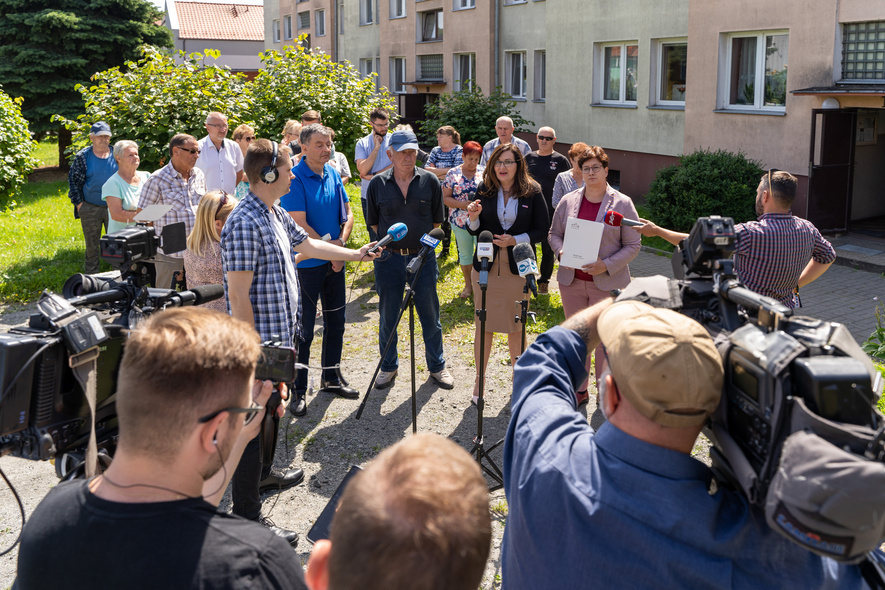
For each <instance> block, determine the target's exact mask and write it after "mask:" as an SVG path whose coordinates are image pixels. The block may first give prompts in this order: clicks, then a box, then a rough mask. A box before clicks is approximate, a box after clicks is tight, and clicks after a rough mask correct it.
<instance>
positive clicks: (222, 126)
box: [206, 123, 227, 129]
mask: <svg viewBox="0 0 885 590" xmlns="http://www.w3.org/2000/svg"><path fill="white" fill-rule="evenodd" d="M206 125H208V126H209V127H218V128H219V129H227V124H226V123H206Z"/></svg>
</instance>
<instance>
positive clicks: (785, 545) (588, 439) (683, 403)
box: [501, 299, 865, 589]
mask: <svg viewBox="0 0 885 590" xmlns="http://www.w3.org/2000/svg"><path fill="white" fill-rule="evenodd" d="M600 341H601V342H602V345H603V347H604V353H603V354H604V355H605V357H606V363H605V368H604V370H603V373H602V375H600V379H599V381H600V391H599V407H600V409H601V410H602V412H603V414H604V415H605V417H606V418H607V421H606V422H605V423H604V424H603V425H602V426H601V427H600V428H599V431H598V432H596V431H594V429H593V428H592V427H591V426H590V425H589V424H588V423H587V419H586V417H585V416H584V415H583V414H582V413H580V412H579V411H578V410H577V408H576V406H575V397H574V391H575V387H576V386H577V385H578V384H579V383H580V382H581V381H582V380H583V379H584V378H585V377H586V370H585V368H584V367H585V364H584V363H585V359H586V356H587V353H588V351H589V350H593V349H594V348H595V347H596V346H597V345H598V344H599V343H600ZM722 384H723V365H722V360H721V357H720V353H719V351H718V350H717V348H716V346H715V345H714V343H713V340H712V339H711V338H710V336H709V335H708V333H707V331H706V329H705V328H704V327H703V326H701V324H699V323H697V322H696V321H694V320H692V319H690V318H688V317H687V316H685V315H682V314H679V313H677V312H675V311H672V310H668V309H658V308H653V307H651V306H649V305H647V304H645V303H640V302H637V301H624V302H620V303H615V304H614V305H613V304H612V301H611V300H610V299H607V300H605V301H602V302H600V303H598V304H596V305H594V306H593V307H590V308H588V309H587V310H585V311H583V312H581V313H579V314H577V315H575V316H573V317H571V318H569V319H567V320H566V321H565V322H564V323H563V324H562V326H558V327H555V328H553V329H551V330H549V331H548V332H546V333H545V334H542V335H541V336H540V337H538V339H537V340H536V341H535V342H534V343H533V344H532V345H531V346H530V347H529V348H528V349H527V350H526V351H525V353H524V354H523V355H522V356H521V357H520V359H519V361H518V362H517V364H516V368H515V371H514V381H513V402H512V418H511V421H510V426H509V428H508V431H507V437H506V439H505V446H504V464H503V470H504V489H505V492H506V494H507V501H508V504H509V514H508V518H507V525H506V528H505V530H504V542H503V546H502V550H501V554H502V574H503V583H504V586H505V587H507V588H510V589H519V588H545V587H557V588H579V587H598V588H863V587H865V584H864V580H863V579H862V576H861V570H860V566H849V565H844V564H841V563H837V562H836V561H833V560H831V559H829V558H823V557H820V556H817V555H815V554H813V553H811V552H809V551H807V550H806V549H804V548H802V547H800V546H799V545H796V544H794V543H793V542H791V541H789V540H787V539H786V538H784V537H782V536H779V535H778V534H777V533H776V532H774V531H773V530H772V529H771V528H769V527H768V526H767V524H766V521H765V516H764V514H763V513H762V512H761V511H760V510H758V509H756V508H754V507H751V506H750V504H749V503H748V501H747V499H746V498H745V497H744V496H742V495H740V494H738V493H737V492H735V491H732V490H728V489H722V488H720V487H719V486H718V484H717V482H716V481H714V479H713V472H712V471H711V470H710V469H709V468H708V467H706V466H705V465H704V464H703V463H701V462H700V461H698V460H696V459H694V458H692V457H691V455H690V454H691V452H692V449H693V447H694V444H695V442H696V440H697V437H698V434H700V432H701V427H702V425H703V424H704V423H705V421H706V420H707V418H708V417H709V416H710V414H711V413H713V411H714V410H715V409H716V408H717V406H718V404H719V402H720V398H721V391H722Z"/></svg>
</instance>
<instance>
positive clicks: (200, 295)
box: [148, 285, 224, 307]
mask: <svg viewBox="0 0 885 590" xmlns="http://www.w3.org/2000/svg"><path fill="white" fill-rule="evenodd" d="M151 290H152V289H150V290H148V293H150V291H151ZM163 291H165V293H163V294H162V295H160V296H159V298H158V301H157V303H158V307H159V306H160V305H162V306H165V307H185V306H188V305H202V304H204V303H208V302H210V301H215V300H216V299H221V298H222V297H224V287H222V286H221V285H199V286H197V287H194V288H193V289H191V290H189V291H181V292H179V291H171V292H169V291H170V290H166V289H163Z"/></svg>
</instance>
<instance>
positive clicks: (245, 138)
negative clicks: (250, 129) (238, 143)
mask: <svg viewBox="0 0 885 590" xmlns="http://www.w3.org/2000/svg"><path fill="white" fill-rule="evenodd" d="M240 139H243V140H245V141H254V140H255V136H252V137H241V138H240Z"/></svg>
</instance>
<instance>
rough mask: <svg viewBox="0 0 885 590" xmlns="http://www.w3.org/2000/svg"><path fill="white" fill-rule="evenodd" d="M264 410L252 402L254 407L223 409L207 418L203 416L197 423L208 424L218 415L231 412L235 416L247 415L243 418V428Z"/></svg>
mask: <svg viewBox="0 0 885 590" xmlns="http://www.w3.org/2000/svg"><path fill="white" fill-rule="evenodd" d="M263 409H264V406H259V405H256V403H255V402H252V405H250V406H249V407H248V408H222V409H220V410H218V411H217V412H212V413H211V414H206V415H205V416H203V417H202V418H200V419H199V420H197V422H199V423H200V424H205V423H206V422H208V421H210V420H212V419H213V418H215V417H216V416H218V414H221V413H222V412H231V413H233V414H245V416H243V426H245V425H246V424H248V423H249V422H251V421H252V420H254V419H255V416H257V415H258V412H260V411H261V410H263Z"/></svg>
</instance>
